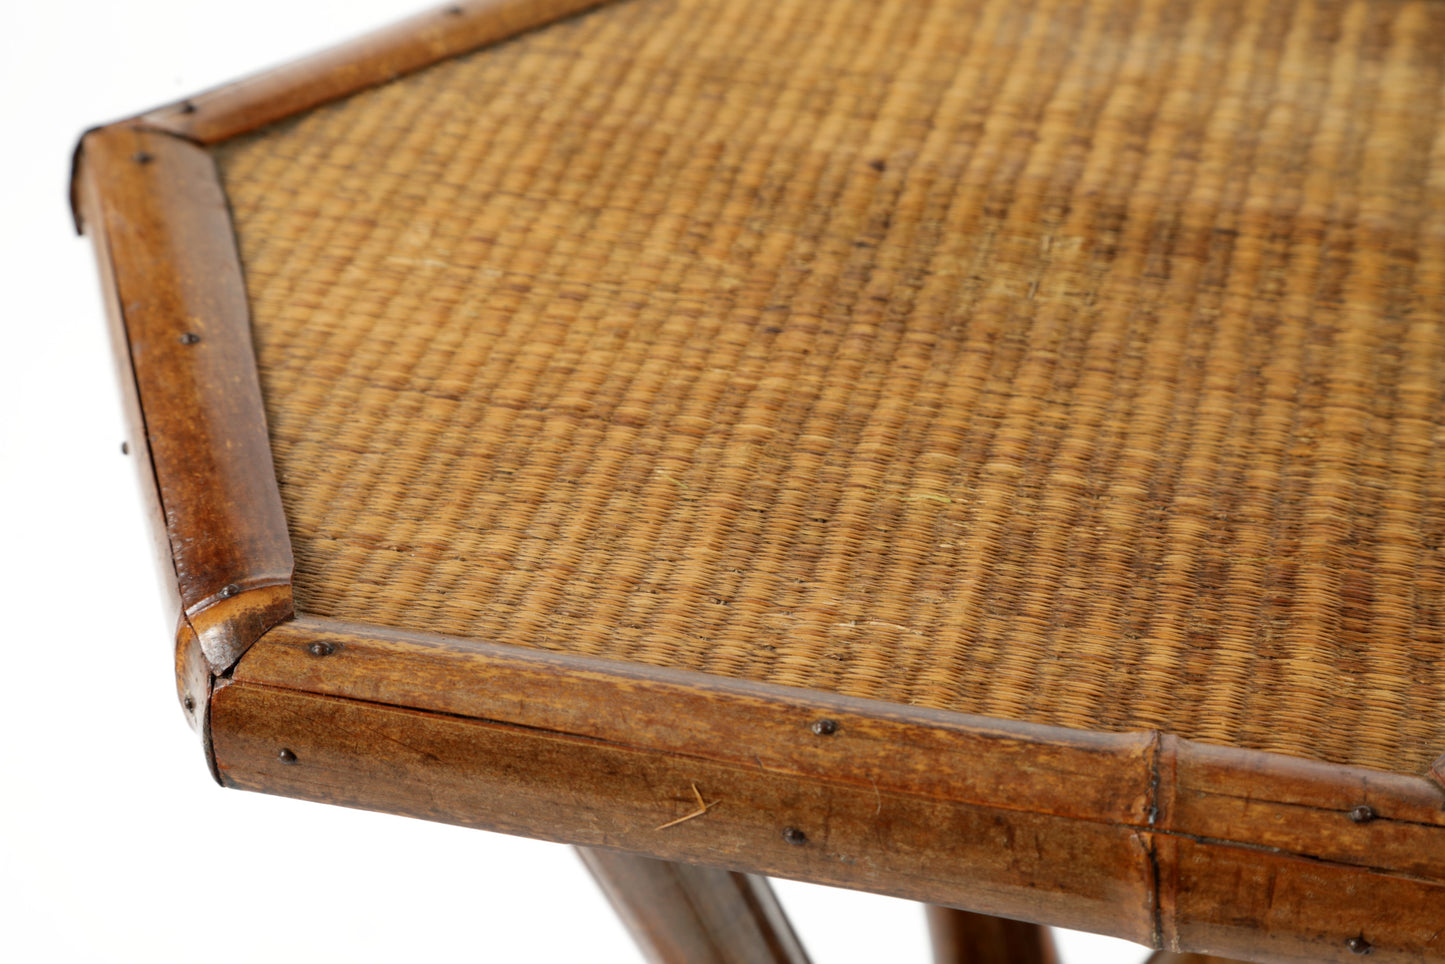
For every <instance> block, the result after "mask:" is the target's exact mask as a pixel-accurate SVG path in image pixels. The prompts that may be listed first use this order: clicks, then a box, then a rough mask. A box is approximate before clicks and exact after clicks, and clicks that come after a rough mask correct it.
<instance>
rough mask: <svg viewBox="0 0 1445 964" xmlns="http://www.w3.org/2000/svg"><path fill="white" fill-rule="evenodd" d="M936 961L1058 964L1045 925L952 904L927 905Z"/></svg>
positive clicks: (943, 963)
mask: <svg viewBox="0 0 1445 964" xmlns="http://www.w3.org/2000/svg"><path fill="white" fill-rule="evenodd" d="M928 931H929V934H930V935H932V937H933V960H934V962H935V964H1058V961H1059V956H1058V952H1057V951H1056V950H1055V949H1054V939H1053V935H1052V934H1050V933H1049V929H1048V928H1047V927H1040V926H1039V925H1038V924H1028V923H1025V922H1023V921H1016V920H1007V919H1005V918H1002V917H989V916H987V915H985V914H971V913H969V912H968V911H964V910H954V909H953V908H951V907H938V906H935V905H929V907H928Z"/></svg>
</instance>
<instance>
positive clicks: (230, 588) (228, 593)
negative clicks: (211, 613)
mask: <svg viewBox="0 0 1445 964" xmlns="http://www.w3.org/2000/svg"><path fill="white" fill-rule="evenodd" d="M240 591H241V587H240V586H238V585H236V584H235V583H234V582H228V583H226V585H224V586H222V587H221V591H220V592H219V593H217V595H219V596H220V597H221V598H222V599H230V598H231V597H232V596H234V595H236V593H238V592H240Z"/></svg>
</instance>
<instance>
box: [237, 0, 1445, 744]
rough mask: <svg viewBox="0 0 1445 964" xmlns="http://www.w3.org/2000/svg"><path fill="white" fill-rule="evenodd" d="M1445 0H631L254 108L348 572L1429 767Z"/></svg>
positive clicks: (270, 324)
mask: <svg viewBox="0 0 1445 964" xmlns="http://www.w3.org/2000/svg"><path fill="white" fill-rule="evenodd" d="M1442 95H1445V4H1440V3H1428V2H1424V3H1403V2H1395V0H1381V2H1373V3H1367V2H1343V3H1310V2H1304V0H1301V2H1294V0H1287V2H1260V0H1237V2H1208V0H1181V2H1159V0H1140V2H1137V3H1136V2H1129V0H1096V2H1083V3H1063V2H1050V0H1038V2H1026V0H830V2H817V0H814V2H808V0H628V2H622V3H615V4H612V5H608V6H605V7H603V8H601V9H600V10H598V11H596V12H594V13H592V14H588V15H586V16H583V17H580V18H576V19H573V20H570V21H567V22H564V23H562V24H558V25H554V26H551V27H548V28H545V29H543V30H540V31H538V32H536V33H533V34H530V35H528V36H525V37H523V38H521V39H518V40H516V41H513V42H509V43H506V44H503V45H501V46H499V47H494V48H491V49H487V50H483V51H481V52H478V53H475V54H472V55H469V56H466V57H464V58H462V59H460V60H456V61H452V62H448V63H445V64H442V65H439V66H436V67H433V68H430V69H428V70H426V71H424V72H423V73H421V74H418V75H414V76H412V77H410V78H407V79H404V80H401V81H397V82H394V83H391V84H389V85H387V86H385V87H382V88H379V89H375V90H373V91H370V92H367V93H363V94H360V95H357V96H355V97H353V98H351V99H349V100H347V101H344V102H341V103H339V104H336V105H332V106H328V107H323V108H320V109H317V110H315V111H313V112H311V113H309V114H307V115H304V116H303V117H301V118H299V119H297V120H293V121H289V122H286V123H284V124H282V125H279V126H277V127H274V128H271V129H269V130H266V131H263V132H261V133H260V134H257V135H252V136H248V137H246V138H243V139H240V140H238V141H235V142H232V143H229V144H226V145H223V146H222V147H221V148H220V149H219V151H218V155H219V160H220V163H221V169H222V174H223V178H224V181H225V184H226V187H227V190H228V192H229V194H230V196H231V199H232V203H233V207H234V214H235V219H236V224H237V229H238V232H239V236H240V241H241V247H242V255H243V261H244V265H245V270H246V273H247V283H248V286H249V291H250V295H251V299H252V307H253V311H254V315H255V326H256V331H255V336H256V340H257V351H258V354H259V359H260V364H261V377H262V382H263V388H264V391H265V394H266V399H267V408H268V417H269V420H270V426H271V432H272V436H273V443H274V449H275V455H276V459H277V465H278V472H279V475H280V480H281V486H282V493H283V498H284V501H285V504H286V508H287V512H288V515H289V521H290V525H291V532H292V538H293V541H294V546H295V551H296V556H297V572H296V593H297V600H298V605H299V606H300V608H302V609H303V610H305V611H307V612H312V613H317V614H322V615H328V616H336V617H342V618H346V619H352V620H359V621H365V622H372V623H380V624H385V625H391V626H397V627H404V628H408V629H414V630H425V631H434V632H441V633H448V634H453V635H461V636H467V637H475V638H482V639H488V640H493V641H500V642H505V643H515V644H518V645H523V646H532V647H544V648H549V649H560V650H567V651H572V652H577V653H584V654H592V655H600V656H606V657H612V658H617V659H623V660H629V661H635V662H641V663H648V664H657V665H664V666H673V667H681V668H688V669H696V670H702V671H705V672H709V673H714V674H722V675H727V676H734V677H741V678H747V679H757V680H766V681H770V682H776V683H783V684H789V685H795V686H803V687H812V688H817V689H822V690H829V691H836V692H842V693H847V694H853V695H858V696H864V697H872V698H876V699H880V700H887V701H895V702H900V703H910V704H918V705H924V706H930V707H940V708H946V709H953V710H960V711H965V712H970V713H981V714H986V715H990V716H996V717H1004V718H1009V719H1019V720H1029V721H1036V722H1042V723H1058V724H1064V725H1068V726H1075V727H1087V728H1095V729H1108V730H1120V729H1132V728H1145V727H1147V728H1161V729H1164V730H1166V731H1169V732H1173V733H1177V734H1181V735H1184V736H1188V737H1192V738H1196V739H1200V740H1205V741H1210V742H1215V743H1221V744H1228V745H1235V746H1243V747H1253V748H1260V749H1267V750H1275V751H1279V752H1284V753H1289V754H1294V755H1298V756H1305V757H1311V758H1316V759H1323V760H1327V761H1336V762H1342V763H1354V764H1361V765H1366V766H1373V767H1380V768H1386V769H1393V770H1400V771H1406V772H1418V771H1420V770H1422V769H1423V768H1424V767H1425V766H1426V765H1427V764H1428V762H1429V761H1430V760H1431V759H1433V758H1434V757H1435V756H1436V755H1438V754H1439V753H1440V752H1441V751H1442V750H1445V711H1442V707H1445V458H1442V443H1445V407H1442V398H1441V395H1442V388H1445V329H1442V321H1445V123H1442V119H1445V112H1442Z"/></svg>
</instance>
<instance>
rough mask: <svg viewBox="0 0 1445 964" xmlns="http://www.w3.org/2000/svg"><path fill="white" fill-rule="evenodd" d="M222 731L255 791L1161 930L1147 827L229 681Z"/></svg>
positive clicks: (1081, 921)
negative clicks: (699, 799) (703, 805)
mask: <svg viewBox="0 0 1445 964" xmlns="http://www.w3.org/2000/svg"><path fill="white" fill-rule="evenodd" d="M253 651H254V650H253ZM331 658H333V657H330V656H327V657H318V659H323V660H328V659H331ZM243 662H244V660H243ZM472 683H473V681H470V680H460V679H459V680H457V681H456V685H459V686H468V685H472ZM211 732H212V739H213V742H214V748H215V758H216V763H217V767H218V769H219V772H220V775H221V780H222V782H223V784H224V785H226V786H229V787H235V788H238V789H246V790H257V791H263V792H269V793H277V794H281V795H283V796H292V797H300V798H302V799H309V800H316V801H320V802H325V803H332V804H339V805H342V806H351V807H360V808H362V809H370V810H380V811H383V812H388V813H401V814H405V815H408V816H414V817H421V818H423V819H429V820H438V821H442V822H446V823H455V824H460V825H462V826H471V827H479V828H482V829H487V830H495V831H500V832H503V833H513V834H518V835H522V836H528V837H537V838H541V839H545V840H556V841H559V842H562V843H569V844H574V845H577V846H584V847H601V848H609V849H617V850H623V851H627V852H631V853H637V854H643V855H646V856H651V857H657V858H660V859H664V860H676V861H682V862H686V863H692V864H699V865H702V866H710V867H719V868H722V869H726V870H735V871H743V872H747V873H759V874H766V875H769V876H781V877H791V878H794V879H800V880H809V881H814V882H817V883H823V884H831V885H834V886H840V887H852V888H855V889H860V890H867V891H872V892H875V893H882V894H890V895H893V896H897V897H903V898H907V899H911V900H919V901H923V902H927V903H944V904H949V905H952V906H963V907H968V908H970V909H972V910H977V911H979V912H982V913H991V914H1001V915H1005V916H1012V917H1031V918H1033V919H1036V920H1048V921H1050V922H1051V923H1058V924H1060V925H1063V926H1069V927H1077V928H1083V929H1088V930H1094V931H1098V932H1102V933H1108V934H1111V935H1113V936H1118V937H1124V938H1127V939H1132V940H1136V941H1147V940H1149V936H1150V934H1151V932H1152V928H1153V924H1154V921H1153V914H1152V908H1151V907H1150V904H1149V899H1150V887H1151V882H1152V877H1153V874H1152V868H1151V866H1150V863H1149V859H1148V852H1147V850H1146V848H1145V847H1144V846H1143V845H1142V842H1141V841H1140V839H1139V835H1138V834H1137V832H1136V831H1135V830H1134V829H1133V828H1130V827H1128V826H1120V825H1118V824H1114V823H1108V822H1092V821H1085V820H1078V819H1071V818H1065V817H1058V816H1054V815H1051V814H1040V813H1030V812H1024V811H1016V810H1008V809H1003V808H1000V807H981V806H976V805H971V804H967V803H961V802H958V801H956V800H952V799H948V798H947V797H946V796H942V797H940V796H935V795H931V794H925V793H918V792H914V793H906V792H902V791H897V790H892V789H883V788H879V789H876V790H875V789H874V788H873V787H872V786H871V785H869V784H868V783H866V782H865V783H864V784H863V785H861V786H860V785H859V784H858V783H857V782H856V779H855V780H852V781H845V780H843V779H838V778H830V777H829V778H817V777H808V776H804V775H800V774H797V773H786V772H784V773H780V772H777V771H775V770H772V769H770V768H768V767H765V766H758V765H757V764H756V763H752V762H749V763H738V764H725V763H721V762H717V761H715V760H710V759H705V758H701V757H694V756H687V755H683V754H678V753H675V752H660V751H657V750H654V749H650V748H646V747H639V746H635V745H625V744H619V743H614V742H609V741H606V740H599V739H596V738H592V737H581V736H576V735H573V734H567V733H557V732H550V731H547V730H543V729H539V728H537V727H532V726H519V725H515V724H511V723H506V722H501V721H497V720H481V719H469V718H464V717H459V716H453V715H446V714H438V713H425V712H419V711H416V710H410V709H403V708H398V707H391V706H385V705H382V704H380V703H375V702H365V701H360V700H350V699H340V698H336V697H330V696H318V695H315V694H311V693H305V692H300V691H297V690H290V689H284V688H281V687H275V686H269V685H263V684H257V683H254V682H250V681H245V680H239V681H237V680H233V681H231V682H230V683H229V684H227V685H225V686H219V687H218V688H217V690H216V692H215V694H214V695H213V696H212V700H211ZM283 750H286V751H289V752H288V753H287V754H282V752H281V751H283ZM288 760H290V761H291V762H288ZM903 765H905V766H906V765H907V763H906V762H905V763H904V764H903ZM693 787H697V789H698V792H699V793H701V794H702V796H703V797H704V799H705V800H707V801H709V802H710V803H712V804H713V806H711V807H710V808H709V809H708V810H707V812H706V813H705V814H704V815H701V816H698V817H695V818H692V819H687V820H680V819H679V818H683V817H687V816H688V815H689V814H691V813H693V812H695V811H696V809H697V803H696V798H695V796H694V794H693V790H692V788H693Z"/></svg>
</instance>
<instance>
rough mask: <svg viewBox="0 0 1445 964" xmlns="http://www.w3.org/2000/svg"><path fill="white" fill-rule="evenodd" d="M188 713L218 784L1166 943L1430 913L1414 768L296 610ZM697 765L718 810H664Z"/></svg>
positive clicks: (1378, 938)
mask: <svg viewBox="0 0 1445 964" xmlns="http://www.w3.org/2000/svg"><path fill="white" fill-rule="evenodd" d="M212 721H213V733H214V740H215V750H216V759H217V764H218V767H219V770H220V773H221V776H222V780H223V782H224V783H225V784H226V785H228V786H235V787H240V788H244V789H253V790H262V791H266V792H274V793H281V794H286V795H292V796H299V797H303V798H306V799H314V800H321V801H325V802H331V803H339V804H343V805H349V806H359V807H364V808H369V809H378V810H383V811H388V812H395V813H403V814H408V815H411V816H419V817H424V818H427V819H434V820H441V821H446V822H453V823H460V824H463V825H467V826H479V827H485V828H488V829H493V830H501V831H504V832H511V833H518V834H523V835H527V836H537V837H542V838H545V839H553V840H561V841H563V842H567V843H573V844H578V845H581V846H589V847H606V848H615V849H618V850H623V851H627V852H632V853H638V854H644V855H648V856H652V857H657V858H661V859H666V860H679V861H686V862H691V863H698V864H702V865H706V866H714V867H720V868H723V869H727V870H734V871H745V872H750V873H766V874H771V875H778V876H787V877H795V878H799V879H804V880H811V881H815V882H819V883H826V884H833V885H836V886H846V887H853V888H856V889H862V890H868V891H873V892H877V893H885V894H891V895H894V896H899V897H905V898H909V899H913V900H920V901H924V902H928V903H934V904H941V905H947V906H951V907H958V908H962V909H965V910H969V911H973V912H978V913H984V914H990V915H995V916H1002V917H1009V918H1015V919H1021V920H1025V921H1035V922H1039V923H1046V924H1053V925H1058V926H1065V927H1075V928H1080V929H1085V930H1091V931H1095V932H1099V933H1108V934H1112V935H1114V936H1119V937H1124V938H1126V939H1130V940H1135V941H1137V942H1140V943H1145V944H1150V945H1153V946H1156V947H1168V948H1170V949H1173V950H1199V951H1205V952H1209V953H1225V954H1227V955H1231V956H1238V957H1252V958H1256V959H1259V960H1263V961H1291V962H1293V961H1305V960H1348V959H1351V958H1352V956H1353V954H1354V951H1353V950H1352V946H1351V944H1350V941H1352V940H1367V941H1368V942H1369V947H1370V948H1371V950H1372V952H1373V953H1374V954H1376V955H1378V957H1377V959H1383V960H1420V959H1421V958H1420V957H1419V955H1420V954H1425V955H1426V957H1425V959H1429V955H1430V954H1438V953H1439V950H1440V948H1439V947H1438V944H1437V942H1438V935H1437V932H1438V931H1440V930H1442V929H1445V921H1441V920H1438V919H1437V918H1439V916H1440V913H1441V909H1442V908H1445V902H1442V901H1441V896H1442V887H1445V875H1442V874H1441V873H1440V871H1441V861H1440V855H1441V852H1442V847H1445V842H1442V841H1445V836H1442V834H1445V814H1442V812H1441V806H1440V800H1441V795H1440V793H1439V791H1438V790H1437V789H1436V788H1435V787H1434V785H1433V784H1431V783H1429V782H1428V781H1426V780H1423V779H1418V778H1409V777H1395V776H1391V775H1389V774H1379V773H1374V772H1372V771H1363V770H1358V769H1351V768H1344V767H1331V766H1325V765H1322V764H1317V763H1312V762H1309V761H1302V760H1294V759H1290V758H1284V757H1277V756H1274V755H1271V754H1265V753H1260V752H1258V751H1242V750H1238V749H1225V748H1217V747H1206V746H1201V745H1199V744H1194V743H1190V742H1188V741H1184V740H1178V739H1175V738H1172V737H1166V736H1163V735H1161V734H1157V733H1145V734H1097V733H1077V732H1073V731H1067V730H1057V729H1052V728H1048V727H1038V726H1030V725H1027V724H1014V723H1009V724H1001V723H999V722H998V721H990V720H981V719H978V718H971V717H963V716H958V715H955V714H949V713H943V712H938V711H918V710H914V709H909V708H905V707H898V706H892V705H885V704H876V703H870V702H868V701H864V700H855V699H849V698H845V697H838V696H831V695H827V694H819V693H814V692H808V691H804V690H794V689H789V688H784V687H775V686H768V685H765V684H756V683H747V682H741V681H736V680H722V679H718V678H713V677H707V676H701V675H699V674H692V673H687V672H681V671H663V670H657V669H653V668H649V667H640V666H637V665H631V664H619V663H608V662H606V661H602V660H593V659H587V658H582V657H576V656H571V655H563V654H555V653H545V652H539V651H535V650H521V649H511V648H507V647H500V646H492V645H488V644H484V643H477V642H473V641H466V640H455V639H448V638H445V637H435V636H431V637H426V636H414V635H408V634H402V633H397V632H395V631H391V630H384V629H378V628H375V627H356V626H351V625H347V624H344V623H338V622H335V621H332V620H325V619H318V618H314V617H305V616H303V617H300V618H298V619H297V620H295V621H293V622H288V623H285V624H283V625H280V626H278V627H276V628H275V629H274V630H272V631H271V632H270V633H269V634H268V635H267V636H266V637H265V638H263V639H262V640H261V641H260V642H259V643H257V644H256V645H255V646H254V647H252V649H251V650H250V652H249V653H248V654H247V656H246V657H245V658H244V659H243V660H242V661H241V663H240V664H239V665H238V666H237V667H236V670H235V673H234V675H233V678H232V680H231V681H230V682H229V683H228V684H227V685H226V686H224V688H222V689H221V690H220V691H219V692H218V693H217V695H216V697H215V700H214V704H213V711H212ZM282 749H286V750H289V751H290V753H291V754H293V755H294V756H295V757H296V761H295V762H294V763H289V764H288V763H284V762H282V761H281V760H280V757H279V756H278V754H279V753H280V751H281V750H282ZM694 786H695V787H697V788H698V791H699V792H700V793H701V794H702V795H703V796H704V797H705V798H706V799H707V800H708V801H709V802H710V803H715V804H716V805H715V806H709V807H708V808H707V809H706V812H705V813H703V814H701V815H697V816H696V817H694V818H688V817H689V814H692V813H693V812H694V811H695V810H696V809H697V804H696V800H695V798H694V796H693V792H692V788H693V787H694ZM1361 801H1364V803H1363V804H1362V803H1361ZM1362 805H1365V806H1369V807H1370V808H1371V809H1370V814H1369V818H1368V819H1361V817H1363V816H1364V814H1362V813H1361V812H1360V811H1359V810H1358V808H1359V807H1360V806H1362ZM680 818H688V819H681V820H680ZM679 821H680V822H679ZM790 838H795V839H793V840H791V842H790ZM1271 882H1273V884H1271ZM1361 893H1368V894H1369V895H1371V896H1369V897H1367V898H1366V899H1360V894H1361Z"/></svg>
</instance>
